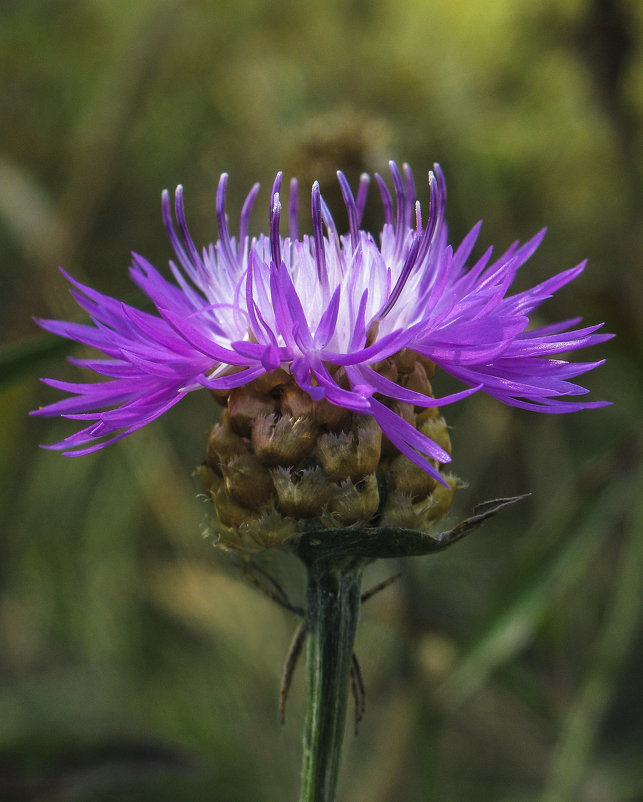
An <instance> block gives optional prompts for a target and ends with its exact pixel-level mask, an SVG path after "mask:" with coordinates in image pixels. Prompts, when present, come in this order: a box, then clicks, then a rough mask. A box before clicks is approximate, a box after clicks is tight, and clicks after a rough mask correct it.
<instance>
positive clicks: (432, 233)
mask: <svg viewBox="0 0 643 802" xmlns="http://www.w3.org/2000/svg"><path fill="white" fill-rule="evenodd" d="M429 192H430V196H429V219H428V220H427V224H426V228H425V229H424V231H423V233H422V240H421V243H420V249H419V251H418V255H417V262H418V264H422V262H423V261H424V260H425V258H426V255H427V253H428V252H429V248H430V247H431V243H432V242H433V240H434V239H435V237H436V235H437V234H438V233H439V225H438V224H439V223H440V220H441V218H440V186H439V184H438V182H437V180H436V177H435V175H434V174H433V173H432V172H430V173H429ZM442 213H443V214H444V204H442Z"/></svg>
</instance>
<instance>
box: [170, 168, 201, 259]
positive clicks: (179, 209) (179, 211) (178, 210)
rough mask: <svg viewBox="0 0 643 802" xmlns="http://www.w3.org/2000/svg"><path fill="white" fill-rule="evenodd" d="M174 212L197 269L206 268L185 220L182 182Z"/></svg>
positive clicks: (176, 196) (176, 195) (175, 200)
mask: <svg viewBox="0 0 643 802" xmlns="http://www.w3.org/2000/svg"><path fill="white" fill-rule="evenodd" d="M174 213H175V214H176V221H177V223H178V224H179V230H180V232H181V236H182V237H183V242H184V243H185V247H186V248H187V252H188V256H189V258H190V259H191V260H192V262H193V264H194V266H195V267H196V269H197V270H200V271H203V270H205V268H204V266H203V262H202V261H201V257H200V256H199V252H198V250H197V248H196V245H195V244H194V241H193V239H192V237H191V236H190V231H189V229H188V224H187V222H186V220H185V209H184V207H183V187H182V186H181V184H179V186H178V187H177V188H176V194H175V195H174Z"/></svg>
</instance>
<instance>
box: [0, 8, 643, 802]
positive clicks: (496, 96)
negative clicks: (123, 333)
mask: <svg viewBox="0 0 643 802" xmlns="http://www.w3.org/2000/svg"><path fill="white" fill-rule="evenodd" d="M642 30H643V6H641V4H640V3H637V2H636V0H518V1H517V0H488V2H479V0H449V2H438V1H437V0H436V1H435V2H429V1H428V0H413V1H411V2H393V0H373V1H372V2H366V0H330V1H329V2H324V3H314V4H313V3H307V2H299V3H297V2H287V0H274V2H271V3H261V2H258V0H238V2H236V3H235V4H232V3H226V2H223V1H222V0H218V2H212V0H141V2H138V3H132V2H123V0H82V2H81V0H75V1H74V0H32V1H31V2H22V1H21V0H4V2H3V4H2V9H1V10H0V75H1V76H2V80H1V81H0V98H1V101H2V103H1V106H2V115H0V254H1V255H0V259H1V268H0V269H1V274H0V275H1V277H2V293H1V294H0V331H1V333H2V343H3V344H2V348H1V349H0V395H1V397H0V420H1V426H0V446H1V448H0V474H1V476H0V521H1V531H2V537H1V538H0V798H2V799H8V800H79V801H80V800H82V801H83V802H85V801H89V800H92V801H93V800H106V799H115V798H118V799H119V800H132V801H134V800H136V801H137V802H138V801H139V800H148V799H155V800H194V799H216V800H231V802H243V801H244V800H248V802H262V801H263V800H266V802H268V801H269V800H270V801H272V800H284V799H294V798H296V796H297V790H296V789H297V786H298V771H299V759H300V746H299V737H300V726H301V718H302V687H301V680H302V677H301V672H300V673H299V674H298V676H297V677H296V681H295V685H294V688H293V691H292V695H291V699H290V702H289V705H290V706H289V710H288V719H287V723H286V725H285V727H283V728H282V727H280V725H279V723H278V720H277V693H278V686H279V676H280V669H281V662H282V660H283V657H284V655H285V652H286V649H287V646H288V642H289V639H290V636H291V633H292V631H293V630H294V628H295V626H296V621H294V620H293V619H292V618H291V617H289V615H288V614H286V613H284V612H283V611H282V610H280V609H278V608H277V607H275V606H274V605H273V604H271V602H270V601H269V600H268V599H266V598H264V597H263V596H261V595H260V594H259V593H258V592H257V591H256V590H254V589H253V588H251V587H250V586H249V584H248V583H247V582H245V581H244V578H243V576H242V574H241V572H240V571H239V570H238V568H237V567H235V565H234V564H233V562H232V561H231V560H230V559H229V558H228V557H227V556H226V555H225V554H223V553H220V552H218V551H216V550H215V549H214V548H213V547H212V540H211V538H209V537H207V536H202V535H201V533H202V532H204V531H205V530H206V529H207V518H208V509H207V507H206V506H205V505H204V504H203V503H202V501H201V500H199V499H198V498H197V496H196V494H197V493H198V491H199V485H198V482H197V481H196V480H195V479H194V477H192V476H191V473H192V470H193V467H194V466H195V465H196V464H197V463H198V462H199V461H200V460H201V458H202V455H203V453H204V448H205V436H206V431H207V429H208V426H209V425H210V424H211V423H212V422H213V420H214V418H215V415H216V408H215V407H214V406H213V405H212V403H211V400H210V399H209V397H207V394H205V393H204V394H196V395H193V396H190V397H189V398H188V399H186V400H185V401H184V402H183V404H182V405H181V406H180V407H179V408H177V409H175V410H173V411H172V412H171V413H170V414H168V415H166V416H165V417H164V418H163V419H162V420H159V421H157V422H156V423H154V425H153V426H151V427H149V429H147V430H143V431H141V432H139V433H137V434H136V435H134V436H132V437H131V438H129V439H127V440H125V441H123V442H121V443H119V444H118V445H116V446H112V447H110V448H109V449H107V450H106V451H104V452H100V453H98V454H94V455H91V456H88V457H85V458H82V459H78V460H67V459H65V458H63V457H61V456H60V455H58V454H52V453H51V452H46V451H41V450H39V449H38V444H39V443H43V442H44V443H47V442H52V441H56V440H58V439H60V438H61V437H62V436H64V435H65V434H68V433H70V432H71V431H72V430H73V425H72V424H70V423H69V422H66V421H55V420H54V421H40V420H35V419H29V418H28V417H27V411H28V410H29V409H31V408H34V407H36V406H38V405H39V404H43V403H48V402H50V401H52V400H53V399H54V397H57V394H56V393H55V391H53V390H50V389H48V388H46V387H44V386H43V385H41V384H40V383H39V382H38V377H39V376H41V375H47V376H57V377H69V378H71V377H74V376H75V369H73V368H72V367H71V366H69V365H67V364H66V363H65V362H64V359H63V355H64V354H65V353H67V352H68V351H69V350H70V346H69V345H68V344H66V343H64V342H60V343H59V342H57V341H55V339H53V338H49V337H47V336H45V335H44V334H43V333H41V332H39V330H38V329H37V328H36V327H35V325H34V324H33V322H32V319H31V316H32V315H34V314H35V315H42V316H45V317H64V318H69V319H77V320H80V319H82V315H80V314H79V310H78V309H77V307H76V306H75V304H74V303H73V301H72V299H71V298H70V296H69V294H68V291H67V286H66V283H65V282H64V281H63V279H62V278H61V277H60V275H59V273H58V272H57V270H56V267H57V266H58V265H59V264H60V265H64V266H65V267H66V268H67V269H68V270H69V271H70V272H71V273H72V274H73V275H75V276H76V277H77V278H79V279H81V280H87V281H89V282H90V283H91V284H93V285H94V286H96V287H97V288H98V289H100V290H101V291H103V292H107V293H108V294H112V295H116V296H118V297H123V298H127V300H129V301H131V302H133V303H138V302H139V301H140V299H139V298H138V296H137V294H136V293H135V292H133V286H132V285H131V284H130V282H129V280H128V276H127V268H128V260H129V252H130V250H135V251H138V252H140V253H143V254H145V255H146V256H147V257H148V258H149V259H150V260H151V261H152V262H154V263H155V264H157V266H159V267H162V266H163V265H165V264H166V263H167V259H168V258H169V256H170V248H169V245H168V243H167V240H166V237H165V234H164V231H163V228H162V225H161V220H160V191H161V189H162V188H163V187H169V188H173V187H174V186H175V185H176V184H177V183H179V182H181V183H183V184H184V186H185V188H186V202H187V211H188V217H189V220H190V222H191V226H192V231H193V234H194V236H195V240H196V241H197V242H202V243H206V242H208V241H210V240H211V239H212V238H214V237H215V236H216V229H215V223H214V213H213V212H214V193H215V188H216V182H217V179H218V176H219V174H220V172H222V171H224V170H225V171H228V172H229V173H230V174H231V181H230V190H229V191H230V210H231V218H232V219H234V218H235V217H236V215H237V214H238V211H239V209H240V205H241V202H242V199H243V197H244V195H245V192H247V190H248V189H249V187H250V186H251V184H252V183H253V182H254V181H255V180H260V181H261V182H262V194H261V195H260V198H259V203H258V206H257V209H258V210H260V211H262V213H261V214H260V213H259V212H258V211H256V212H255V214H254V217H253V221H252V226H253V229H252V230H253V231H255V232H258V231H259V230H261V229H265V226H266V220H267V214H266V212H267V204H268V191H269V188H270V185H271V183H272V179H273V177H274V174H275V172H276V171H277V170H278V169H283V170H284V171H285V173H286V178H289V177H290V176H291V175H293V174H297V175H298V176H299V178H300V179H302V180H303V181H304V182H305V184H304V186H306V185H309V183H310V182H311V181H312V180H313V178H318V179H319V180H320V182H321V184H322V187H323V191H324V192H325V195H326V196H327V197H328V201H329V204H330V205H331V207H336V206H337V204H338V199H339V193H338V191H337V189H336V186H335V183H334V181H335V179H334V172H335V170H336V169H337V168H342V169H343V170H344V171H345V172H346V173H347V175H348V176H349V178H350V179H351V180H352V181H353V183H354V182H355V181H356V179H357V177H358V175H359V173H360V172H361V171H363V170H367V171H369V172H371V173H372V172H374V171H376V170H379V171H384V172H385V171H386V162H387V160H388V159H389V158H396V159H398V160H399V161H403V160H406V161H409V162H410V163H411V164H412V166H413V168H414V170H415V173H416V179H417V181H418V186H419V188H420V189H419V194H420V197H421V198H422V200H423V204H424V206H426V199H427V197H428V192H427V187H426V184H425V183H424V179H423V177H424V176H426V172H427V170H428V169H429V168H430V166H431V164H432V162H433V161H434V160H439V161H440V162H441V164H442V165H443V167H444V169H445V171H446V175H447V178H448V181H449V191H450V200H449V207H448V216H449V221H450V227H451V228H450V231H451V234H452V239H453V241H458V240H459V239H460V238H461V237H462V236H463V235H464V234H465V233H466V231H467V230H468V229H469V228H470V227H471V226H472V225H473V224H474V223H475V222H476V221H477V220H478V218H479V217H481V216H483V217H484V220H485V226H484V229H483V233H482V236H481V240H480V243H481V244H480V250H482V249H484V248H486V246H487V245H488V244H489V243H493V244H494V245H495V246H496V248H501V249H504V248H505V247H506V246H508V244H509V243H510V242H511V241H512V240H513V239H514V238H516V237H520V238H522V239H525V238H527V237H529V236H530V235H531V234H533V233H534V232H535V231H536V230H538V229H539V228H540V227H541V226H542V225H545V224H546V225H548V226H549V234H548V236H547V238H546V239H545V242H544V243H543V245H542V246H541V248H540V249H539V251H538V253H537V254H536V255H535V256H534V257H533V258H532V260H531V261H530V263H529V265H528V266H527V267H525V268H524V271H523V274H522V275H521V277H520V280H519V281H520V282H521V286H527V285H528V284H529V285H531V284H534V283H537V282H538V281H541V280H543V279H544V278H545V277H547V276H549V275H551V274H553V273H554V272H556V271H559V270H561V269H563V268H566V267H569V266H571V265H573V264H576V263H577V262H578V261H580V259H582V258H584V257H589V259H590V267H589V269H588V271H587V272H586V273H584V274H583V276H582V277H581V278H579V279H578V280H577V281H576V282H574V284H573V285H572V286H571V287H568V288H566V289H565V290H564V291H563V292H561V293H560V296H557V297H556V298H555V299H553V300H552V301H551V302H549V303H548V304H547V305H545V308H544V309H543V310H542V317H541V320H542V321H550V322H551V321H554V320H556V319H561V318H566V317H572V316H575V315H577V314H578V313H579V312H580V311H582V314H583V315H584V317H585V319H586V320H587V321H588V322H596V321H599V320H606V321H607V329H608V330H611V331H615V332H616V333H617V335H618V336H617V338H616V339H615V340H614V341H612V342H610V343H608V344H607V345H606V346H603V347H601V348H600V353H597V354H592V355H591V357H589V358H600V357H601V356H603V355H605V356H607V358H608V362H607V364H606V365H605V366H604V367H602V368H601V369H599V370H598V371H597V372H596V373H595V374H592V375H591V376H590V377H589V378H588V382H589V385H590V387H591V389H592V393H593V397H595V398H608V399H611V400H613V401H614V402H615V403H614V406H613V407H611V408H609V409H607V410H600V411H594V412H585V413H580V414H578V415H574V416H569V417H567V416H538V415H535V414H531V413H526V412H521V411H518V410H511V409H506V408H504V407H502V406H500V405H499V404H497V403H495V402H494V401H493V400H491V399H488V398H485V397H482V396H479V397H478V396H476V397H474V398H472V399H470V400H468V401H467V402H465V403H462V404H461V405H458V406H457V408H456V407H451V408H449V410H448V416H449V422H450V423H451V424H452V425H453V431H452V437H453V440H454V446H455V460H454V466H455V468H456V470H457V471H458V473H459V474H460V475H461V476H462V477H463V478H466V479H467V480H468V482H469V488H468V489H467V490H465V491H462V492H461V493H460V494H459V496H458V498H457V502H456V505H455V508H454V510H453V512H452V514H451V516H450V521H451V522H455V521H456V520H457V519H458V518H459V517H464V516H465V515H466V514H467V513H468V511H469V510H470V509H471V507H472V506H473V505H474V504H475V503H477V502H479V501H482V500H484V499H487V498H493V497H497V496H502V495H510V494H514V493H522V492H525V491H531V492H532V494H533V495H532V496H531V497H530V499H529V500H528V501H527V502H524V503H522V504H521V505H520V509H517V508H513V509H512V510H510V511H507V512H505V513H503V514H502V515H501V516H500V517H499V518H498V519H496V520H494V521H493V522H492V523H489V524H487V525H486V527H485V528H484V529H483V530H482V531H481V532H479V533H476V534H475V535H473V536H472V537H471V538H469V539H468V540H467V541H465V542H463V543H461V544H460V545H458V546H456V547H455V548H453V549H452V550H451V551H449V552H447V553H444V554H441V555H438V556H435V557H427V558H423V559H416V560H413V561H411V560H408V561H405V562H404V563H403V564H401V565H398V564H395V565H392V564H384V563H382V564H379V565H377V566H374V567H372V568H371V569H370V571H369V574H368V577H367V584H369V583H370V582H372V583H375V582H377V581H378V580H380V579H382V578H384V577H385V576H387V575H388V574H389V573H392V572H394V571H396V570H402V571H403V572H404V573H403V577H402V579H400V580H399V581H398V582H397V583H396V584H395V585H393V586H392V587H390V588H389V589H388V590H386V591H385V592H384V593H382V594H381V595H380V596H378V597H376V598H374V599H373V601H370V602H369V603H368V605H367V606H366V607H365V609H364V612H363V616H362V624H361V629H360V633H359V636H358V649H359V656H360V659H361V663H362V667H363V672H364V675H365V681H366V686H367V700H368V706H367V713H366V718H365V720H364V722H363V723H362V727H361V731H360V733H359V735H358V737H357V738H354V737H352V735H351V734H350V733H347V744H346V749H345V758H344V766H343V779H342V791H341V798H342V799H345V800H351V802H359V801H360V800H369V802H379V801H381V802H388V801H389V800H396V801H397V800H409V802H415V801H416V800H417V801H418V802H419V801H420V800H432V799H435V800H447V802H451V801H452V800H453V802H460V801H462V802H467V801H468V800H476V802H484V801H485V800H494V801H495V800H511V802H516V801H517V800H518V801H519V800H543V801H544V802H566V800H569V801H570V802H571V801H572V800H582V801H585V800H587V801H588V802H605V801H606V800H610V802H618V801H620V800H623V801H625V800H636V799H640V798H642V797H643V764H641V761H640V755H641V753H643V698H642V696H641V692H640V678H641V674H642V672H643V639H642V637H641V634H642V632H641V613H642V608H643V605H642V600H643V500H642V499H643V497H642V494H641V488H642V487H643V482H642V480H643V475H642V465H643V460H642V452H643V440H642V437H641V418H642V415H641V403H640V398H641V394H642V390H643V388H642V382H641V378H642V374H641V361H642V360H641V349H642V345H643V337H642V334H643V331H642V327H641V311H640V310H641V308H642V306H643V284H642V281H641V243H642V240H643V238H642V236H641V235H642V228H643V226H642V217H641V211H642V209H641V189H642V187H643V160H642V158H641V154H642V153H643V148H642V147H641V145H642V136H641V130H642V129H641V125H640V124H641V118H642V116H643V59H642V58H641V41H642V36H641V34H642ZM375 194H376V193H374V192H371V200H370V201H369V206H368V207H367V222H368V225H369V226H372V227H374V229H375V230H377V229H378V228H379V226H380V224H381V213H380V210H379V208H378V204H377V203H376V201H375ZM302 218H303V213H302ZM336 219H338V220H343V219H344V218H343V217H342V214H341V212H340V211H338V212H337V217H336ZM596 350H597V351H598V350H599V349H596ZM76 353H78V349H77V350H76ZM448 386H449V384H448V381H446V380H445V381H444V383H443V384H442V385H441V388H443V389H444V390H445V391H446V388H447V387H448ZM260 565H261V567H262V568H263V569H264V570H267V571H269V572H270V573H271V574H273V575H274V576H276V577H278V578H279V579H280V580H281V581H282V582H283V583H284V584H285V585H286V586H287V587H288V588H289V591H290V593H292V596H293V599H298V598H299V597H300V594H301V576H300V572H299V569H298V566H297V565H295V564H294V563H292V562H290V561H289V560H286V559H284V557H283V555H279V554H272V553H268V554H266V555H264V557H263V559H262V560H261V561H260ZM349 726H350V725H349Z"/></svg>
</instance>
